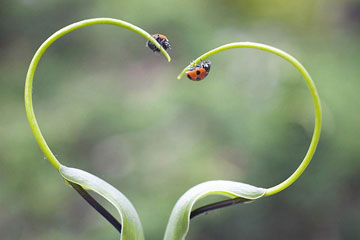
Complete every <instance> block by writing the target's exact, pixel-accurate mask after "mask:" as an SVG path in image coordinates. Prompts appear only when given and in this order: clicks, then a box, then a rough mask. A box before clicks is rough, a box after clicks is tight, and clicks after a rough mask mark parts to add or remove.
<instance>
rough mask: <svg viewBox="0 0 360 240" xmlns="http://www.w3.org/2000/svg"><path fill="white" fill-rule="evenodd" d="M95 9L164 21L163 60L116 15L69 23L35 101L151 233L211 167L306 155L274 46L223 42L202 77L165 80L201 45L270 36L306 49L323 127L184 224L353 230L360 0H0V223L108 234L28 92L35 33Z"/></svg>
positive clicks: (288, 73)
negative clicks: (33, 118)
mask: <svg viewBox="0 0 360 240" xmlns="http://www.w3.org/2000/svg"><path fill="white" fill-rule="evenodd" d="M93 17H113V18H118V19H122V20H126V21H128V22H131V23H133V24H135V25H138V26H140V27H142V28H143V29H145V30H146V31H148V32H150V33H162V34H165V35H167V36H168V38H169V39H170V41H171V44H172V49H171V50H170V55H171V56H172V59H173V61H172V62H171V63H168V62H167V61H166V59H165V58H164V57H163V56H162V55H156V54H154V53H152V52H151V51H149V50H148V49H146V48H145V41H144V39H143V38H142V37H141V36H139V35H137V34H135V33H133V32H131V31H128V30H125V29H122V28H117V27H114V26H104V25H97V26H92V27H88V28H83V29H80V30H77V31H75V32H73V33H71V34H70V35H67V36H65V37H63V38H61V39H60V40H58V41H57V42H56V43H55V44H54V45H52V46H51V47H50V48H49V49H48V51H47V52H46V53H45V55H44V56H43V58H42V60H41V62H40V64H39V66H38V70H37V72H36V75H35V80H34V106H35V112H36V115H37V119H38V122H39V125H40V127H41V129H42V131H43V133H44V136H45V138H46V139H47V141H48V144H49V145H50V147H51V149H52V150H53V152H54V153H55V154H56V156H57V157H58V159H59V160H60V161H61V162H62V163H64V164H65V165H68V166H72V167H77V168H80V169H83V170H86V171H89V172H91V173H94V174H95V175H97V176H99V177H101V178H103V179H104V180H106V181H108V182H109V183H111V184H113V185H114V186H116V187H117V188H118V189H119V190H120V191H122V192H123V193H124V194H125V195H126V196H127V197H128V198H129V199H130V200H131V201H132V203H133V204H134V205H135V207H136V209H137V211H138V213H139V215H140V217H141V220H142V223H143V227H144V231H145V235H146V239H150V240H157V239H161V238H162V236H163V233H164V230H165V227H166V224H167V220H168V217H169V215H170V212H171V210H172V207H173V206H174V205H175V202H176V200H177V199H178V198H179V197H180V196H181V195H182V194H183V193H184V192H185V191H186V190H187V189H189V188H190V187H192V186H194V185H196V184H199V183H201V182H204V181H207V180H214V179H226V180H234V181H240V182H245V183H249V184H252V185H255V186H261V187H271V186H274V185H276V184H278V183H280V182H281V181H283V180H284V179H286V178H287V177H288V176H289V175H290V174H291V173H292V172H293V171H294V170H295V169H296V167H297V166H298V165H299V163H300V162H301V160H302V158H303V156H304V155H305V152H306V150H307V147H308V144H309V142H310V139H311V135H312V130H313V125H314V120H313V119H314V114H313V106H312V101H311V97H310V94H309V92H308V89H307V87H306V84H305V83H304V81H303V80H302V78H301V76H300V75H299V73H298V72H297V71H296V70H295V69H294V68H293V67H292V66H291V65H290V64H289V63H287V62H285V61H284V60H282V59H280V58H279V57H277V56H274V55H271V54H269V53H264V52H260V51H257V50H248V49H236V50H232V51H226V52H222V53H221V54H218V55H216V56H214V57H212V58H211V59H210V60H211V61H212V62H213V65H212V69H211V73H210V75H209V76H208V77H207V78H206V79H205V80H204V81H201V82H192V81H189V80H187V79H186V80H185V78H184V79H183V80H176V76H177V74H178V73H179V72H180V71H181V70H182V69H183V68H184V67H185V66H186V65H187V64H188V63H189V62H190V61H191V60H193V59H195V58H196V57H198V56H199V55H200V54H202V53H204V52H206V51H208V50H210V49H213V48H215V47H218V46H220V45H222V44H226V43H229V42H235V41H254V42H260V43H265V44H270V45H273V46H275V47H278V48H280V49H283V50H285V51H287V52H289V53H290V54H292V55H293V56H295V57H296V58H298V59H299V60H300V61H301V62H302V63H303V65H304V66H305V67H306V68H307V70H308V71H309V72H310V74H311V75H312V77H313V79H314V81H315V83H316V85H317V88H318V91H319V94H320V97H321V100H322V104H323V117H324V127H323V132H322V136H321V140H320V143H319V146H318V150H317V152H316V154H315V157H314V159H313V161H312V163H311V164H310V166H309V168H308V169H307V170H306V171H305V173H304V174H303V175H302V176H301V178H300V179H299V180H298V181H297V182H296V183H295V184H293V185H292V186H291V187H290V188H288V189H287V190H286V191H284V192H281V193H280V194H277V195H275V196H272V197H269V198H266V199H263V200H261V201H257V202H255V203H252V204H246V205H237V206H234V207H230V208H226V209H222V210H218V211H214V212H211V213H209V214H207V215H203V216H200V217H197V218H195V219H193V220H192V221H191V227H190V232H189V235H188V238H187V239H197V240H203V239H207V240H215V239H247V240H253V239H254V240H255V239H314V240H315V239H316V240H321V239H327V240H338V239H360V174H359V172H360V160H359V156H360V141H359V136H360V127H359V121H360V110H359V107H360V105H359V102H360V95H359V90H360V81H359V76H360V67H359V65H360V64H359V63H360V2H359V1H350V0H342V1H340V0H339V1H335V0H326V1H325V0H319V1H312V0H303V1H281V0H274V1H265V0H255V1H253V0H243V1H236V0H223V1H214V0H198V1H189V0H178V1H160V0H152V1H140V0H132V1H128V0H123V1H88V0H87V1H85V0H79V1H70V0H62V1H45V0H15V1H14V0H2V1H1V7H0V49H1V50H0V51H1V54H0V72H1V75H0V84H1V85H0V86H1V87H0V100H1V101H0V113H1V117H0V138H1V144H0V238H1V239H28V240H33V239H36V240H43V239H44V240H45V239H46V240H48V239H77V240H81V239H87V240H92V239H118V236H119V235H118V233H117V232H116V231H115V230H114V229H113V228H112V227H111V226H110V225H109V224H108V223H107V222H106V221H105V220H104V219H103V218H102V217H101V216H100V215H98V214H97V213H96V212H95V211H94V210H93V209H92V208H91V207H89V206H88V205H87V204H86V203H85V202H84V201H83V199H81V198H80V196H79V195H78V194H77V193H76V192H75V191H74V190H73V189H72V188H70V187H68V186H67V185H65V184H64V182H63V180H62V179H61V177H60V176H59V174H57V172H56V171H55V169H53V168H52V166H51V165H50V164H49V163H48V162H47V161H46V160H45V159H44V156H43V154H42V152H41V151H40V149H39V147H38V146H37V143H36V142H35V139H34V137H33V135H32V133H31V130H30V127H29V125H28V122H27V119H26V115H25V109H24V104H23V89H24V82H25V75H26V71H27V68H28V65H29V63H30V60H31V58H32V56H33V54H34V53H35V51H36V49H37V48H38V47H39V46H40V44H41V43H42V42H43V41H44V40H45V39H46V38H47V37H49V36H50V35H51V34H52V33H54V32H55V31H57V30H58V29H60V28H62V27H64V26H66V25H68V24H71V23H73V22H76V21H79V20H83V19H87V18H93ZM208 200H209V199H208ZM210 200H218V199H210Z"/></svg>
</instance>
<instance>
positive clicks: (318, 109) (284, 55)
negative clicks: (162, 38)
mask: <svg viewBox="0 0 360 240" xmlns="http://www.w3.org/2000/svg"><path fill="white" fill-rule="evenodd" d="M232 48H255V49H259V50H263V51H267V52H270V53H273V54H275V55H278V56H280V57H282V58H283V59H285V60H286V61H288V62H290V63H291V64H292V65H293V66H294V67H295V68H296V69H297V70H298V71H299V72H300V73H301V75H302V76H303V78H304V80H305V82H306V84H307V86H308V88H309V90H310V93H311V96H312V99H313V102H314V110H315V126H314V132H313V136H312V139H311V143H310V146H309V149H308V151H307V153H306V155H305V157H304V159H303V161H302V162H301V164H300V165H299V167H298V168H297V169H296V170H295V171H294V173H293V174H291V175H290V176H289V177H288V178H287V179H286V180H284V181H283V182H281V183H280V184H278V185H276V186H274V187H270V188H268V189H267V190H266V193H265V195H264V196H270V195H273V194H275V193H278V192H280V191H282V190H284V189H286V188H287V187H289V186H290V185H291V184H292V183H294V182H295V181H296V180H297V179H298V178H299V177H300V176H301V174H302V173H303V172H304V171H305V169H306V167H307V166H308V165H309V163H310V161H311V159H312V157H313V155H314V153H315V150H316V147H317V144H318V142H319V138H320V132H321V118H322V117H321V104H320V98H319V95H318V93H317V90H316V87H315V84H314V82H313V80H312V79H311V77H310V74H309V73H308V72H307V71H306V69H305V68H304V67H303V66H302V65H301V63H300V62H299V61H298V60H296V59H295V58H294V57H293V56H291V55H290V54H288V53H286V52H284V51H282V50H280V49H277V48H274V47H271V46H268V45H265V44H260V43H253V42H235V43H229V44H226V45H223V46H220V47H218V48H215V49H213V50H210V51H208V52H207V53H205V54H203V55H201V56H200V57H198V58H197V59H196V60H195V61H193V62H192V63H191V64H190V65H188V66H187V67H186V68H185V69H184V70H183V71H182V72H181V73H180V74H179V76H178V77H177V78H178V79H180V78H181V77H182V76H183V75H184V74H185V72H186V71H187V70H188V69H189V68H190V67H192V66H194V65H195V64H198V63H199V62H200V61H202V60H205V59H206V58H208V57H210V56H212V55H214V54H216V53H219V52H221V51H224V50H228V49H232Z"/></svg>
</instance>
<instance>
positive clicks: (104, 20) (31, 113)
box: [25, 18, 171, 171]
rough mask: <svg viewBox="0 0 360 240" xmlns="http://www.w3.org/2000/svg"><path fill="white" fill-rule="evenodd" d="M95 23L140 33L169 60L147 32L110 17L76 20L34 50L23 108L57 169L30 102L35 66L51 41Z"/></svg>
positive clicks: (167, 55) (56, 163) (39, 142)
mask: <svg viewBox="0 0 360 240" xmlns="http://www.w3.org/2000/svg"><path fill="white" fill-rule="evenodd" d="M96 24H109V25H115V26H119V27H123V28H127V29H129V30H131V31H133V32H136V33H138V34H140V35H141V36H143V37H145V38H146V39H147V40H149V41H150V42H152V43H153V44H154V45H155V46H156V47H157V48H159V49H160V51H161V52H162V53H163V54H164V55H165V57H166V58H167V60H168V61H169V62H170V60H171V58H170V56H169V54H168V53H167V52H166V51H165V50H164V48H163V47H161V46H160V44H159V43H158V42H157V41H156V40H155V39H154V38H153V37H152V36H151V35H150V34H149V33H147V32H146V31H144V30H143V29H141V28H139V27H137V26H135V25H132V24H130V23H128V22H125V21H121V20H118V19H112V18H93V19H87V20H84V21H80V22H76V23H73V24H71V25H69V26H66V27H64V28H62V29H60V30H59V31H57V32H55V33H54V34H53V35H51V36H50V37H49V38H48V39H47V40H46V41H45V42H44V43H43V44H42V45H41V46H40V48H39V49H38V50H37V51H36V53H35V55H34V57H33V59H32V60H31V63H30V66H29V69H28V72H27V75H26V82H25V109H26V114H27V117H28V120H29V123H30V127H31V129H32V131H33V133H34V136H35V138H36V141H37V142H38V144H39V146H40V148H41V150H42V151H43V153H44V154H45V156H46V158H47V159H48V160H49V162H50V163H51V164H52V165H53V166H54V167H55V168H56V170H58V171H59V169H60V166H61V164H60V162H59V160H57V159H56V157H55V155H54V154H53V153H52V151H51V150H50V148H49V146H48V145H47V143H46V141H45V138H44V137H43V135H42V133H41V131H40V128H39V125H38V123H37V121H36V118H35V113H34V107H33V103H32V86H33V79H34V74H35V70H36V67H37V65H38V63H39V60H40V58H41V56H42V55H43V54H44V52H45V51H46V49H47V48H48V47H50V45H51V44H52V43H54V42H55V41H56V40H57V39H59V38H60V37H62V36H64V35H66V34H68V33H70V32H72V31H74V30H76V29H79V28H82V27H87V26H91V25H96Z"/></svg>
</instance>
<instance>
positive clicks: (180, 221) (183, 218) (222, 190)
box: [59, 165, 266, 240]
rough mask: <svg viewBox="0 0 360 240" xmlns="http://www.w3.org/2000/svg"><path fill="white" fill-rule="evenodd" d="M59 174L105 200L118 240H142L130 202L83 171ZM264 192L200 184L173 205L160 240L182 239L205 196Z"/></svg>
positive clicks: (221, 183) (227, 183) (242, 186)
mask: <svg viewBox="0 0 360 240" xmlns="http://www.w3.org/2000/svg"><path fill="white" fill-rule="evenodd" d="M59 172H60V174H61V175H62V177H63V178H64V179H66V180H67V181H69V182H71V183H75V184H78V185H80V186H82V187H83V188H85V189H89V190H92V191H94V192H96V193H97V194H99V195H100V196H102V197H104V198H105V199H106V200H108V201H109V202H110V203H111V204H112V205H113V206H114V207H115V208H116V209H117V211H118V212H119V215H120V222H121V225H122V231H121V235H120V239H122V240H143V239H144V233H143V230H142V226H141V222H140V219H139V216H138V214H137V212H136V210H135V208H134V206H133V205H132V204H131V203H130V201H129V200H128V199H127V198H126V197H125V196H124V195H123V194H122V193H121V192H119V191H118V190H117V189H116V188H115V187H113V186H111V185H110V184H109V183H107V182H105V181H104V180H102V179H100V178H98V177H96V176H94V175H92V174H90V173H88V172H85V171H83V170H79V169H75V168H69V167H65V166H63V165H61V167H60V169H59ZM265 192H266V189H263V188H258V187H254V186H251V185H248V184H244V183H238V182H232V181H221V180H219V181H209V182H204V183H201V184H199V185H196V186H195V187H193V188H191V189H190V190H188V191H187V192H186V193H185V194H184V195H183V196H182V197H181V198H180V199H179V200H178V202H177V203H176V205H175V207H174V209H173V211H172V213H171V216H170V220H169V222H168V226H167V228H166V232H165V236H164V240H180V239H185V236H186V234H187V232H188V230H189V225H190V217H191V211H192V208H193V206H194V204H195V203H196V202H197V201H198V200H199V199H201V198H204V197H206V196H209V195H224V196H227V197H229V198H234V199H238V198H240V199H241V202H243V201H253V200H256V199H258V198H261V197H262V196H264V194H265Z"/></svg>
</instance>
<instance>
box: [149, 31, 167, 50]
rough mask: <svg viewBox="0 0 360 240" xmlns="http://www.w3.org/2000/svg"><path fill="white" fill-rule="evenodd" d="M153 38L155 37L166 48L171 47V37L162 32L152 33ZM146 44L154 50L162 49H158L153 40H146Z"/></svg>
mask: <svg viewBox="0 0 360 240" xmlns="http://www.w3.org/2000/svg"><path fill="white" fill-rule="evenodd" d="M152 37H153V38H155V40H156V41H157V42H158V43H159V44H160V45H161V46H162V47H163V48H164V49H165V50H168V49H170V42H169V39H168V38H167V37H166V36H165V35H162V34H158V33H157V34H154V35H152ZM146 46H147V47H148V48H150V49H151V50H152V51H154V52H160V49H158V48H157V47H156V46H155V45H154V44H153V43H152V42H150V41H149V40H148V41H147V42H146Z"/></svg>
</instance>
